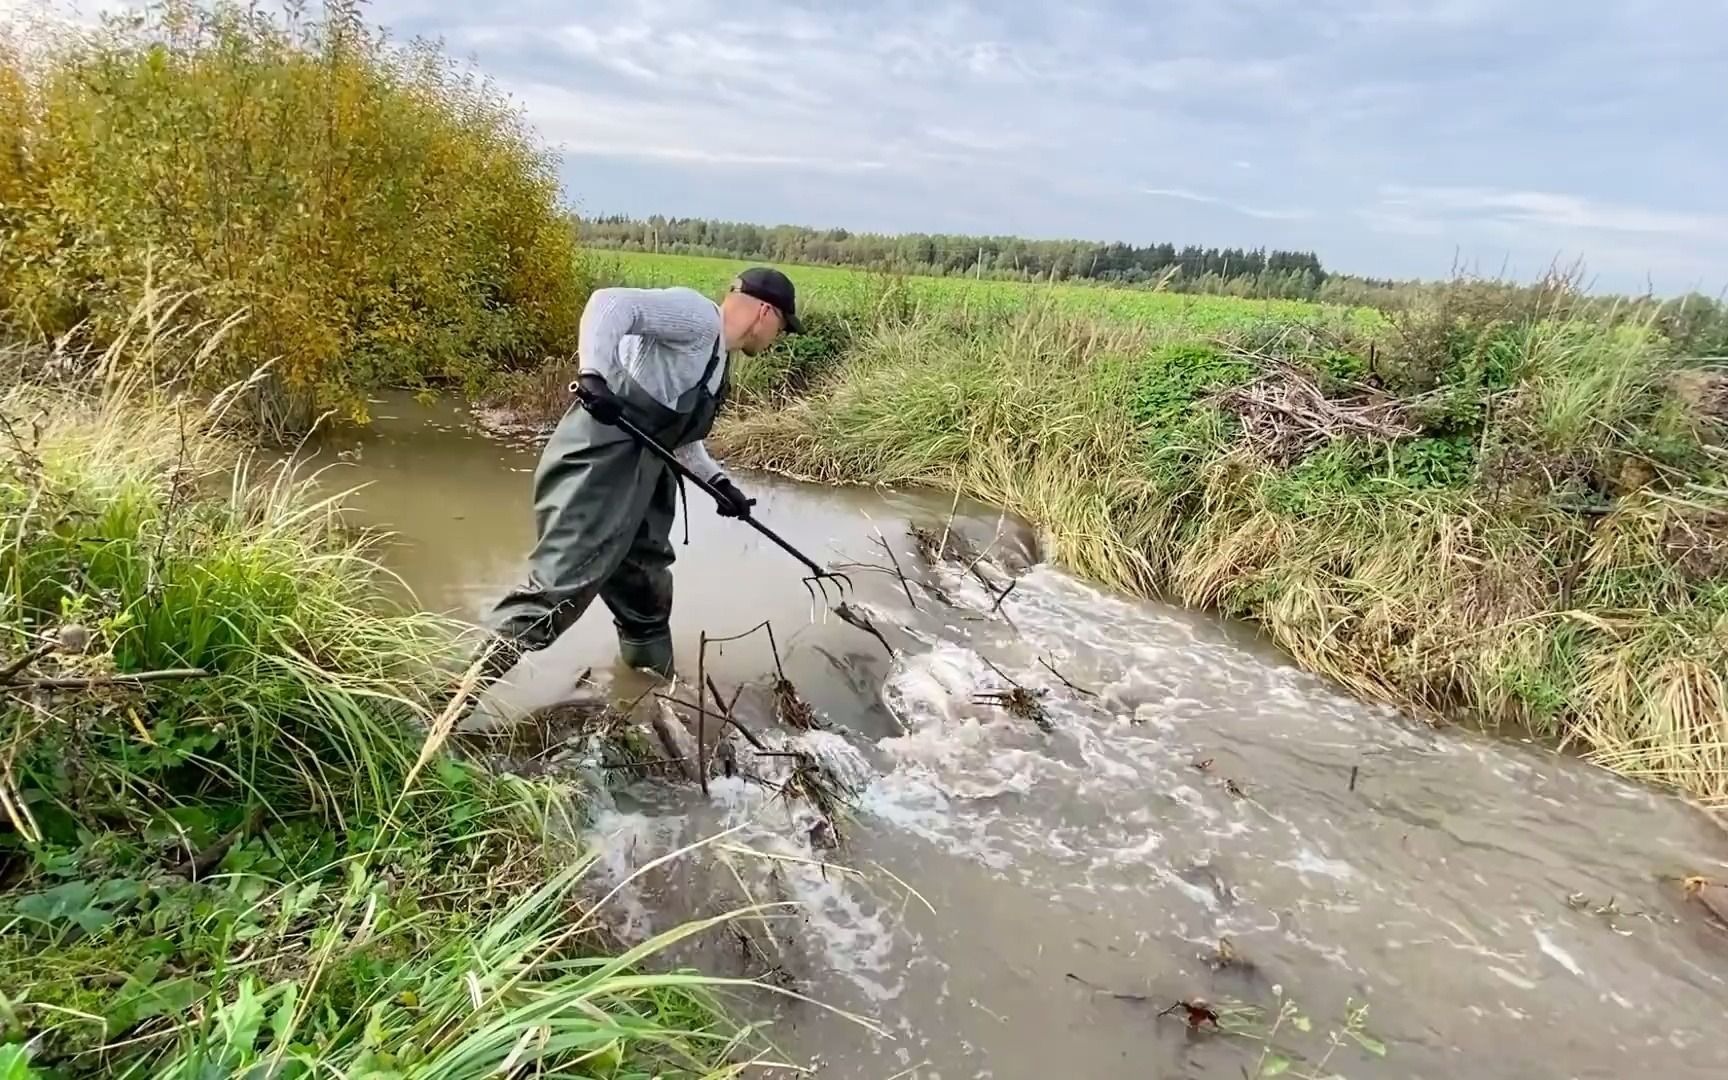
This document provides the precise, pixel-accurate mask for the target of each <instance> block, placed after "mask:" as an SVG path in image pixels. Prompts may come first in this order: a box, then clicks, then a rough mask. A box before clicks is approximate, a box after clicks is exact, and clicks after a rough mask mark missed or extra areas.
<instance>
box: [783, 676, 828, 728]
mask: <svg viewBox="0 0 1728 1080" xmlns="http://www.w3.org/2000/svg"><path fill="white" fill-rule="evenodd" d="M774 719H776V720H778V721H780V722H781V723H782V724H785V725H786V726H787V727H789V728H791V729H792V730H794V731H820V730H822V727H823V725H822V721H821V719H820V718H818V717H817V715H816V710H815V709H813V708H811V707H810V703H809V702H808V701H805V700H804V698H803V697H802V696H801V695H800V694H799V693H798V688H797V687H796V686H793V685H792V680H791V679H788V678H786V676H784V675H781V676H779V677H777V678H776V679H775V680H774Z"/></svg>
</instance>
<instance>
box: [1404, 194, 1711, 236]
mask: <svg viewBox="0 0 1728 1080" xmlns="http://www.w3.org/2000/svg"><path fill="white" fill-rule="evenodd" d="M1380 196H1381V197H1380V203H1379V207H1378V209H1379V210H1381V211H1383V212H1384V213H1385V214H1386V215H1387V216H1389V217H1391V218H1394V219H1396V218H1407V219H1409V220H1411V221H1417V222H1431V223H1433V224H1435V225H1440V224H1442V223H1443V222H1444V220H1445V219H1447V218H1462V219H1464V220H1466V221H1472V220H1473V221H1478V222H1487V223H1497V224H1502V225H1511V226H1522V227H1534V228H1542V229H1551V230H1582V231H1586V232H1608V233H1638V234H1644V235H1648V236H1672V237H1676V238H1681V239H1704V238H1708V237H1720V238H1728V217H1724V216H1722V215H1718V214H1703V213H1687V212H1681V211H1673V210H1658V209H1654V208H1651V207H1644V206H1634V205H1628V204H1623V203H1615V202H1607V201H1600V200H1594V199H1589V198H1585V197H1583V196H1580V195H1565V194H1557V193H1555V192H1549V191H1508V190H1501V189H1498V188H1487V187H1405V186H1401V185H1388V186H1386V187H1383V188H1381V192H1380Z"/></svg>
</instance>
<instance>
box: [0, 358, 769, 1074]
mask: <svg viewBox="0 0 1728 1080" xmlns="http://www.w3.org/2000/svg"><path fill="white" fill-rule="evenodd" d="M17 355H18V354H17V353H16V352H13V353H9V354H8V357H9V358H10V357H13V356H17ZM20 366H22V365H20ZM133 370H136V369H133ZM231 404H232V403H231V402H228V403H227V404H225V403H224V399H219V400H218V401H217V402H215V403H213V404H209V405H205V404H202V403H195V402H192V401H188V400H183V399H182V400H175V399H172V398H166V397H162V396H159V395H158V394H157V393H156V392H155V391H153V390H151V389H150V387H149V386H148V385H147V384H146V383H145V382H144V380H143V379H142V378H138V377H134V378H122V379H120V380H118V381H116V382H112V383H109V384H107V385H106V386H100V385H97V386H92V385H89V384H84V383H79V384H75V385H70V386H69V385H64V384H61V385H54V386H52V387H47V386H39V385H35V384H32V383H15V384H13V385H12V386H10V387H9V388H6V389H4V390H0V671H6V672H7V674H6V675H4V676H0V818H3V820H4V823H5V829H4V831H3V832H0V1052H3V1053H8V1054H10V1055H12V1058H11V1064H10V1065H9V1067H10V1068H11V1070H12V1071H10V1072H8V1073H7V1075H9V1076H33V1075H43V1076H47V1075H53V1076H124V1077H139V1078H142V1077H183V1078H188V1080H190V1078H193V1077H200V1078H201V1077H207V1076H241V1075H257V1076H262V1075H272V1076H284V1077H294V1076H303V1077H312V1076H355V1077H360V1076H369V1077H385V1076H391V1077H426V1078H431V1077H449V1078H467V1077H474V1078H478V1077H483V1076H494V1075H502V1074H508V1073H510V1072H511V1071H512V1070H517V1071H527V1072H540V1073H544V1074H546V1075H559V1076H584V1077H607V1078H635V1077H643V1078H646V1077H650V1076H671V1075H733V1069H734V1065H733V1064H731V1063H733V1062H736V1061H741V1060H745V1057H746V1056H745V1055H744V1054H743V1053H742V1052H741V1051H740V1049H739V1046H740V1043H739V1040H740V1037H741V1036H740V1032H739V1030H738V1029H737V1028H735V1027H733V1026H732V1025H730V1024H728V1023H727V1022H726V1021H725V1020H724V1019H723V1018H722V1013H721V1011H720V1008H719V999H718V997H717V996H716V995H717V994H718V993H721V992H724V990H725V988H726V987H727V986H729V985H731V984H729V983H727V982H726V981H724V980H710V979H705V978H702V977H700V976H697V975H694V974H690V973H684V972H675V971H667V970H664V969H661V970H654V967H655V965H654V957H655V956H656V955H657V954H658V953H659V952H661V951H662V950H663V949H664V948H666V947H667V946H668V945H670V944H672V943H673V942H675V941H677V940H678V939H679V938H681V937H684V936H688V935H690V934H694V933H700V932H704V931H706V930H707V929H708V928H709V925H710V924H692V925H690V926H686V927H682V928H679V929H677V930H675V931H672V932H670V933H669V934H668V935H667V936H665V937H662V938H659V939H656V940H654V941H650V942H647V943H645V944H643V945H640V946H637V947H635V948H632V949H630V950H628V951H626V952H622V953H618V954H616V955H614V954H613V952H612V946H611V944H610V943H609V942H608V941H606V940H604V939H603V936H602V935H601V934H600V933H599V932H598V930H597V929H596V926H595V918H594V912H593V909H592V908H591V907H590V902H589V900H587V899H585V896H586V890H585V889H584V881H585V875H586V873H587V870H588V869H589V867H590V866H591V865H592V858H591V856H589V855H586V854H583V853H582V852H579V851H576V850H573V848H572V846H571V844H570V843H569V842H568V841H567V840H562V839H559V838H558V836H557V835H555V834H554V831H553V829H552V827H551V825H550V824H549V818H548V815H549V814H551V813H556V814H557V815H568V814H576V813H579V808H577V807H575V806H573V805H572V802H571V800H572V798H573V795H572V793H571V792H570V791H568V790H566V789H564V788H561V787H559V786H558V785H557V784H555V783H553V782H550V781H546V782H533V783H530V782H526V781H521V780H517V779H514V778H510V777H501V776H498V775H494V774H492V773H489V772H487V771H485V770H484V769H482V768H480V767H478V766H475V765H472V764H469V763H467V762H466V761H465V760H464V759H463V758H461V757H460V756H457V755H454V754H452V753H451V752H450V751H449V750H448V749H447V745H446V743H447V739H448V737H449V735H450V725H449V722H448V719H449V718H448V716H447V715H445V714H443V713H441V712H439V710H438V707H437V702H438V700H439V694H440V688H441V687H442V686H444V685H446V684H447V682H448V676H447V675H444V674H443V673H442V672H443V669H444V668H446V667H447V666H448V665H449V664H450V662H451V661H452V660H454V659H455V658H457V657H458V656H460V655H462V653H461V652H460V651H459V649H460V644H461V642H460V632H461V630H462V629H463V628H462V627H459V626H457V625H456V624H454V623H450V622H447V621H445V620H443V619H440V618H436V617H433V616H429V615H424V614H421V613H418V612H417V611H415V610H413V609H411V608H404V607H401V606H398V605H397V604H396V603H394V602H392V601H390V600H389V599H387V597H389V596H391V595H399V593H396V592H394V591H393V590H391V589H388V588H387V587H386V586H387V585H388V582H387V580H386V579H385V578H384V576H383V574H382V571H380V569H379V568H378V567H377V566H376V565H375V564H374V563H372V562H371V561H370V558H369V554H368V552H369V550H370V547H369V541H368V538H367V537H365V536H359V535H355V534H353V533H351V532H350V531H349V530H348V529H347V528H346V527H345V526H344V524H343V521H342V518H341V514H340V498H339V493H332V492H330V491H329V490H328V489H323V488H321V487H320V486H319V485H318V484H317V483H316V481H315V478H307V477H300V476H297V475H295V474H294V473H293V471H292V470H291V469H288V468H286V467H283V468H274V467H273V468H271V469H264V468H263V467H261V466H259V465H257V464H256V463H249V462H248V461H247V458H246V455H245V454H244V452H243V451H242V450H241V449H240V448H238V447H236V446H235V445H234V444H231V443H230V442H228V441H226V440H225V439H224V438H222V437H221V436H220V435H219V434H217V432H216V430H215V429H216V427H217V426H218V425H217V423H216V421H217V420H218V418H219V415H220V414H221V413H222V411H223V410H224V409H225V408H227V407H230V406H231ZM26 657H29V658H31V659H30V662H29V663H27V664H22V665H21V666H17V668H16V670H12V668H13V666H14V665H15V664H18V663H19V662H20V661H22V660H23V659H24V658H26ZM163 669H196V670H197V671H198V672H200V673H201V674H199V675H197V676H186V677H176V678H170V679H164V680H162V681H155V682H148V683H144V684H140V685H131V686H128V685H124V684H122V683H116V682H114V681H113V680H116V679H122V678H123V677H124V676H127V675H135V674H138V673H142V672H153V671H161V670H163ZM72 678H84V679H90V680H95V683H94V684H93V685H87V686H85V687H83V688H65V689H55V690H49V689H46V688H44V687H43V686H42V685H41V680H44V679H72ZM105 680H106V681H107V682H106V683H105V682H104V681H105ZM435 713H437V715H434V714H435ZM21 1051H22V1054H23V1058H24V1059H27V1064H19V1062H20V1056H19V1055H20V1052H21ZM0 1060H4V1059H0ZM20 1070H22V1071H20Z"/></svg>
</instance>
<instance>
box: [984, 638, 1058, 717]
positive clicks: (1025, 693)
mask: <svg viewBox="0 0 1728 1080" xmlns="http://www.w3.org/2000/svg"><path fill="white" fill-rule="evenodd" d="M981 659H983V660H984V663H985V664H987V665H988V666H989V668H990V670H991V671H994V672H995V673H996V674H997V675H999V676H1001V677H1002V679H1003V681H1005V682H1006V683H1008V685H1009V687H1010V689H1007V690H980V691H978V692H977V693H975V694H973V695H972V702H973V704H975V705H994V706H996V707H997V708H999V709H1002V710H1004V711H1005V712H1007V713H1008V715H1009V716H1014V717H1018V718H1019V719H1021V720H1030V721H1032V722H1033V723H1034V724H1037V725H1038V730H1039V731H1042V732H1043V733H1044V734H1046V735H1050V734H1054V733H1055V731H1056V722H1055V721H1054V720H1052V719H1050V711H1049V710H1048V709H1046V708H1045V707H1044V698H1045V696H1046V695H1047V694H1048V693H1049V691H1048V690H1033V689H1030V688H1028V687H1024V686H1021V685H1020V684H1019V683H1017V682H1015V681H1014V679H1013V678H1012V677H1011V676H1009V674H1008V673H1007V672H1005V671H1003V670H1002V669H1001V668H999V667H997V666H996V665H995V664H992V663H990V660H989V659H988V658H987V657H984V658H981Z"/></svg>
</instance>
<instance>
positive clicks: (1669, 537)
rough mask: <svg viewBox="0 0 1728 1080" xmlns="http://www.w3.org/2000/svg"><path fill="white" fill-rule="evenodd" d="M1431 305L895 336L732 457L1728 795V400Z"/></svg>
mask: <svg viewBox="0 0 1728 1080" xmlns="http://www.w3.org/2000/svg"><path fill="white" fill-rule="evenodd" d="M812 280H818V281H819V280H820V278H813V279H812ZM1081 291H1084V290H1081ZM820 295H821V294H820V292H818V297H820ZM1440 299H1441V302H1440V303H1438V304H1437V305H1436V306H1435V307H1433V308H1431V309H1428V310H1425V311H1422V312H1417V313H1412V314H1411V315H1410V316H1408V317H1407V318H1405V319H1404V320H1403V322H1402V323H1401V324H1400V325H1399V326H1398V327H1397V328H1396V330H1395V331H1394V330H1392V329H1390V328H1387V327H1381V328H1378V329H1376V330H1375V331H1374V332H1373V333H1371V334H1349V333H1340V332H1338V331H1337V330H1336V329H1335V328H1330V327H1315V326H1313V325H1311V324H1287V325H1286V326H1284V327H1282V328H1280V329H1279V330H1278V332H1277V333H1275V334H1270V335H1269V334H1267V333H1266V332H1265V328H1264V327H1262V326H1258V325H1254V324H1251V323H1250V324H1241V325H1239V326H1238V327H1237V328H1235V329H1231V330H1226V331H1224V332H1222V333H1218V334H1208V335H1202V334H1199V333H1198V332H1196V331H1194V330H1192V329H1191V328H1186V327H1180V328H1177V329H1175V330H1172V328H1171V327H1170V326H1168V325H1160V324H1157V323H1149V322H1144V321H1134V320H1118V319H1098V318H1096V317H1095V316H1093V315H1091V314H1090V313H1087V312H1084V311H1076V310H1074V309H1072V308H1070V307H1066V306H1064V305H1063V304H1050V305H1031V306H1028V307H1027V308H1026V309H1025V310H1024V311H1022V312H1020V313H1017V314H1010V315H1006V316H1001V315H994V314H993V315H991V316H988V317H984V318H975V319H974V318H957V317H955V314H954V313H953V312H940V313H937V314H934V315H930V314H917V315H914V316H912V317H895V318H892V319H885V320H881V321H879V322H878V323H876V324H875V325H874V326H872V327H869V328H867V329H864V330H862V331H860V332H859V333H858V334H857V336H856V339H855V343H854V344H853V346H852V347H851V348H850V350H849V351H848V353H847V354H846V355H845V356H844V357H843V358H842V359H841V360H840V362H839V363H838V364H836V365H833V366H831V367H830V368H829V369H828V374H827V375H826V376H824V377H822V378H819V379H818V380H817V381H816V382H815V383H814V385H813V386H812V387H811V388H810V389H809V390H808V391H807V392H805V393H803V394H801V395H799V396H798V397H797V398H796V399H794V400H791V401H785V400H782V399H771V400H772V401H773V402H774V403H773V404H772V405H770V406H768V407H760V408H755V409H746V410H744V411H743V412H742V413H741V414H734V415H733V416H732V417H731V418H730V419H729V420H728V422H727V423H726V424H725V426H723V428H722V430H721V431H720V433H719V435H718V437H717V439H716V442H717V444H718V445H719V447H720V448H721V450H722V452H723V453H725V454H726V455H727V457H728V460H730V461H732V462H734V463H736V464H742V465H751V466H758V467H762V468H767V469H773V470H778V471H781V472H783V473H786V474H789V475H792V476H798V477H802V478H806V479H809V480H814V481H819V482H835V483H872V484H877V483H880V484H924V485H932V486H937V487H941V488H945V489H959V490H960V491H962V492H964V493H965V494H967V495H969V496H973V497H976V498H980V499H983V500H986V501H989V502H993V503H995V504H997V505H1000V506H1002V507H1004V508H1006V509H1008V510H1010V511H1011V512H1014V513H1017V514H1019V515H1022V516H1024V517H1026V518H1028V519H1029V520H1031V521H1033V522H1035V523H1037V524H1038V525H1040V526H1042V527H1043V528H1044V530H1045V531H1046V535H1047V537H1048V538H1049V543H1050V545H1051V552H1052V554H1053V556H1054V557H1055V558H1056V560H1057V561H1059V562H1060V563H1062V564H1064V565H1066V566H1068V567H1070V568H1072V569H1075V570H1077V571H1078V572H1080V573H1082V574H1085V575H1088V576H1090V577H1092V578H1095V579H1097V580H1099V581H1102V582H1104V583H1106V584H1109V585H1113V586H1116V587H1119V588H1122V589H1124V590H1127V591H1130V592H1134V593H1138V594H1142V595H1156V596H1164V597H1168V598H1171V599H1174V600H1177V601H1179V602H1182V603H1186V604H1190V605H1194V606H1199V607H1208V608H1213V609H1217V610H1220V611H1223V612H1225V613H1227V614H1230V615H1233V616H1238V617H1241V618H1245V619H1250V620H1253V621H1255V622H1257V623H1259V624H1260V625H1262V626H1264V627H1265V628H1266V629H1267V631H1268V632H1269V633H1270V634H1271V635H1272V636H1273V637H1274V638H1275V639H1276V640H1277V641H1278V642H1279V643H1280V644H1281V645H1283V647H1284V648H1286V649H1287V650H1288V651H1289V652H1290V653H1291V654H1292V655H1293V656H1294V657H1295V658H1296V659H1297V660H1298V661H1300V662H1301V663H1302V664H1303V665H1305V666H1306V667H1308V668H1309V669H1311V670H1314V671H1318V672H1322V673H1325V674H1327V675H1330V676H1332V677H1334V678H1336V679H1337V680H1339V681H1341V682H1342V683H1344V684H1346V685H1347V686H1349V687H1351V688H1353V689H1355V690H1356V691H1357V692H1359V693H1361V694H1363V695H1366V696H1370V697H1373V698H1376V699H1380V700H1385V701H1390V702H1394V703H1398V704H1401V705H1405V706H1410V707H1414V708H1418V709H1421V710H1424V711H1428V712H1430V713H1436V714H1441V715H1446V716H1453V717H1458V718H1461V719H1467V720H1470V721H1472V722H1477V723H1484V724H1498V723H1507V724H1512V725H1516V726H1517V727H1518V728H1520V729H1530V730H1535V731H1537V732H1540V733H1542V734H1544V735H1547V736H1550V737H1552V738H1554V739H1555V740H1557V741H1559V742H1561V743H1567V744H1574V745H1577V746H1578V747H1579V748H1581V749H1582V750H1583V751H1585V752H1586V753H1588V754H1589V755H1590V756H1591V757H1592V758H1593V759H1594V760H1596V761H1598V762H1600V763H1602V764H1604V765H1607V766H1609V767H1611V768H1614V769H1617V770H1619V771H1621V772H1624V773H1626V774H1628V775H1632V776H1636V777H1640V778H1645V779H1650V780H1655V781H1659V782H1663V783H1669V784H1673V785H1676V786H1679V787H1682V788H1685V789H1687V790H1689V791H1691V792H1694V793H1696V794H1698V795H1700V796H1702V797H1704V798H1706V799H1708V800H1711V801H1716V802H1721V801H1728V720H1725V719H1724V717H1725V716H1728V542H1725V541H1723V539H1722V537H1723V536H1724V535H1728V533H1724V531H1723V530H1724V527H1725V526H1728V481H1725V476H1728V452H1725V450H1724V446H1725V443H1728V428H1725V427H1724V423H1723V420H1724V416H1725V414H1728V409H1724V408H1723V404H1724V398H1725V397H1728V377H1724V376H1723V375H1721V374H1711V373H1709V372H1706V371H1698V370H1692V369H1688V368H1685V367H1683V366H1681V365H1680V364H1679V363H1678V362H1677V361H1675V360H1673V359H1672V358H1671V356H1670V351H1669V349H1668V347H1667V344H1666V342H1665V341H1664V340H1663V339H1662V338H1661V337H1660V336H1659V335H1657V334H1655V333H1654V332H1653V330H1652V329H1651V327H1650V326H1648V325H1645V326H1639V325H1632V324H1626V323H1620V324H1604V323H1598V322H1592V321H1589V320H1582V319H1577V318H1570V317H1566V316H1564V315H1556V314H1554V313H1552V312H1546V311H1533V312H1502V311H1495V312H1488V311H1484V310H1480V309H1478V308H1476V307H1472V303H1473V301H1472V300H1471V299H1470V297H1468V296H1457V297H1455V296H1443V297H1441V298H1440ZM1703 386H1708V387H1710V388H1711V389H1709V390H1703V389H1700V387H1703ZM1363 416H1367V417H1370V418H1371V421H1367V422H1363V425H1362V426H1351V425H1352V424H1353V423H1356V422H1357V421H1358V420H1359V419H1360V418H1361V417H1363Z"/></svg>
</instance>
